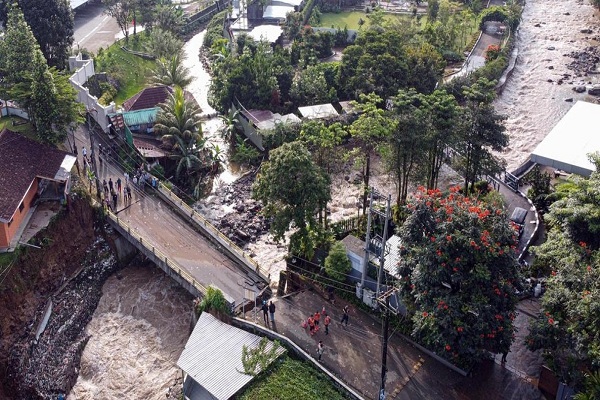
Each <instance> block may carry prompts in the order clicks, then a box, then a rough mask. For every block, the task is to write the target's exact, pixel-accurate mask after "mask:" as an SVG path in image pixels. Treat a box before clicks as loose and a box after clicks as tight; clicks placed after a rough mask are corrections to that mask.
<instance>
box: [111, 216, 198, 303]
mask: <svg viewBox="0 0 600 400" xmlns="http://www.w3.org/2000/svg"><path fill="white" fill-rule="evenodd" d="M107 215H108V219H109V220H110V221H111V222H112V223H113V224H116V227H118V228H120V229H119V230H120V231H121V233H126V234H127V236H128V237H129V239H130V242H131V239H135V242H136V243H135V244H137V246H136V247H138V249H139V248H140V247H142V248H143V249H145V250H146V252H148V253H152V254H153V255H154V256H155V257H156V258H157V259H158V260H160V261H161V264H163V265H164V266H165V267H167V269H169V270H170V271H172V272H173V273H174V274H176V275H177V276H179V277H181V278H182V279H183V280H184V281H185V282H187V283H188V284H189V287H188V291H189V292H190V293H192V294H193V295H195V296H202V295H204V294H205V293H206V287H205V286H204V285H202V284H201V283H200V282H198V281H197V280H196V279H194V277H192V276H191V275H190V274H189V273H188V272H187V271H186V270H185V269H183V268H182V267H181V265H179V263H177V262H176V261H174V260H171V259H169V257H168V256H167V255H166V254H164V253H163V252H161V251H160V250H157V249H156V248H155V247H154V246H153V245H152V244H151V243H150V241H149V240H147V239H146V240H144V238H143V237H142V235H140V234H139V233H137V232H136V231H135V230H132V229H131V227H130V226H129V225H128V224H127V223H126V222H124V221H123V220H120V219H119V217H118V216H117V215H115V214H113V213H112V212H111V211H108V212H107ZM132 244H134V243H132ZM135 244H134V245H135ZM140 250H141V249H140ZM165 272H168V271H165ZM169 275H171V274H169ZM190 289H191V290H190Z"/></svg>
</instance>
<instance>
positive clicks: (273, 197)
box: [252, 142, 331, 239]
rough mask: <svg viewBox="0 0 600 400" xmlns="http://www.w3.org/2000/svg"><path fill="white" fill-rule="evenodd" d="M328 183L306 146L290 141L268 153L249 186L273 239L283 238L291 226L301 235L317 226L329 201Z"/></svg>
mask: <svg viewBox="0 0 600 400" xmlns="http://www.w3.org/2000/svg"><path fill="white" fill-rule="evenodd" d="M330 184H331V182H330V178H329V176H328V175H327V174H326V173H324V172H323V170H322V169H321V168H319V167H318V166H317V165H315V163H314V162H313V160H312V157H311V155H310V153H309V152H308V150H307V149H306V147H304V145H303V144H302V143H300V142H291V143H285V144H283V145H282V146H281V147H278V148H277V149H275V150H273V151H271V153H270V154H269V161H266V162H264V163H263V164H262V166H261V169H260V173H259V175H258V176H257V178H256V181H255V182H254V185H253V186H252V196H253V197H254V198H255V199H257V200H260V201H261V202H262V203H263V205H264V208H263V214H264V215H265V216H266V217H268V218H271V219H272V222H271V232H272V233H273V235H274V236H275V238H276V239H281V238H283V235H284V234H285V233H286V232H287V231H288V229H289V228H290V227H291V226H292V224H293V227H295V228H297V229H298V230H299V231H300V235H301V236H304V235H307V234H308V228H310V227H314V226H316V225H317V223H316V219H315V215H317V212H318V211H319V210H322V209H324V208H325V206H326V204H327V202H328V201H329V200H331V188H330Z"/></svg>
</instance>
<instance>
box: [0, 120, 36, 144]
mask: <svg viewBox="0 0 600 400" xmlns="http://www.w3.org/2000/svg"><path fill="white" fill-rule="evenodd" d="M12 120H15V121H18V122H24V121H25V120H24V119H22V118H19V117H15V116H14V115H10V116H8V117H2V118H0V131H1V130H2V129H4V128H5V127H6V128H7V129H10V130H11V131H13V132H19V133H22V134H23V135H24V136H27V137H28V138H30V139H34V140H36V133H35V130H34V129H33V127H32V126H31V124H30V123H29V122H27V123H25V124H20V125H14V126H13V124H12Z"/></svg>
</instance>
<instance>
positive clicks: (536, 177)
mask: <svg viewBox="0 0 600 400" xmlns="http://www.w3.org/2000/svg"><path fill="white" fill-rule="evenodd" d="M550 180H551V178H550V175H549V174H548V173H547V172H542V171H541V169H540V167H539V165H536V166H535V167H533V169H532V170H531V172H529V173H528V174H527V176H526V177H525V179H524V182H525V183H527V184H529V185H531V187H530V188H529V190H527V197H529V199H531V201H532V202H533V205H534V206H535V208H536V209H537V211H538V212H539V213H540V214H541V215H544V214H546V213H547V212H548V211H549V207H550V204H552V200H551V196H550V195H551V194H552V192H553V189H552V187H551V185H550Z"/></svg>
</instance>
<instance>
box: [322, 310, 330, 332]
mask: <svg viewBox="0 0 600 400" xmlns="http://www.w3.org/2000/svg"><path fill="white" fill-rule="evenodd" d="M323 323H324V324H325V334H326V335H329V324H330V323H331V318H329V315H327V316H325V321H323Z"/></svg>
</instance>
